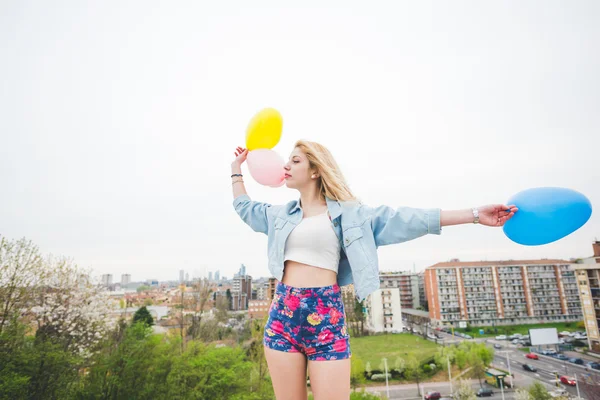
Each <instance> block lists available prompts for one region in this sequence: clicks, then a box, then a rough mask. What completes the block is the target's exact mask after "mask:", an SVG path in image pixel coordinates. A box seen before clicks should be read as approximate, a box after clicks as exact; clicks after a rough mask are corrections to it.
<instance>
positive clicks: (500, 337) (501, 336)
mask: <svg viewBox="0 0 600 400" xmlns="http://www.w3.org/2000/svg"><path fill="white" fill-rule="evenodd" d="M496 340H506V335H498V336H496Z"/></svg>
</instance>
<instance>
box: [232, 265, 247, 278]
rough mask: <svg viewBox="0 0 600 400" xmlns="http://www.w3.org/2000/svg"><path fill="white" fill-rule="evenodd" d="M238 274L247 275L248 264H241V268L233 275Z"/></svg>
mask: <svg viewBox="0 0 600 400" xmlns="http://www.w3.org/2000/svg"><path fill="white" fill-rule="evenodd" d="M237 276H242V277H243V276H246V266H245V265H244V264H242V265H241V266H240V270H239V271H238V272H236V273H235V274H233V277H234V278H235V277H237Z"/></svg>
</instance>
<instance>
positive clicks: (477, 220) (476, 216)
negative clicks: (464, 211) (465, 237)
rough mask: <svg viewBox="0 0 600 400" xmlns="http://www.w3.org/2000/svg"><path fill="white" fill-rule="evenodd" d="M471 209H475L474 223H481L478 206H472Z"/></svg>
mask: <svg viewBox="0 0 600 400" xmlns="http://www.w3.org/2000/svg"><path fill="white" fill-rule="evenodd" d="M471 210H473V223H474V224H478V223H479V210H478V209H476V208H472V209H471Z"/></svg>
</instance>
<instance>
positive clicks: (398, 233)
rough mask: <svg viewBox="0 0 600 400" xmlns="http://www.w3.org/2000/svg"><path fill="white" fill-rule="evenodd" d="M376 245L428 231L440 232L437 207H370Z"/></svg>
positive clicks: (395, 241)
mask: <svg viewBox="0 0 600 400" xmlns="http://www.w3.org/2000/svg"><path fill="white" fill-rule="evenodd" d="M369 210H370V214H371V228H372V229H373V236H374V238H375V244H376V246H378V247H379V246H385V245H388V244H396V243H402V242H406V241H409V240H413V239H416V238H418V237H421V236H423V235H426V234H428V233H431V234H434V235H439V234H441V233H442V227H441V223H440V213H441V210H440V209H439V208H412V207H399V208H396V209H394V208H392V207H388V206H379V207H373V208H370V209H369Z"/></svg>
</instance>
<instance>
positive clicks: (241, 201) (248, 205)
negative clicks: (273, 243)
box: [233, 194, 273, 235]
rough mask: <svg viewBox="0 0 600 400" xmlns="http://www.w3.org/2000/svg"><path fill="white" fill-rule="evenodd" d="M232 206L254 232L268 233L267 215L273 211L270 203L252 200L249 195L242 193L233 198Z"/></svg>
mask: <svg viewBox="0 0 600 400" xmlns="http://www.w3.org/2000/svg"><path fill="white" fill-rule="evenodd" d="M233 207H234V208H235V211H236V212H237V213H238V215H239V216H240V218H242V220H243V221H244V222H245V223H246V224H248V225H249V226H250V227H251V228H252V229H253V230H254V231H255V232H262V233H264V234H265V235H267V234H268V231H269V216H270V214H271V213H272V211H273V210H272V208H273V206H272V205H271V204H268V203H260V202H258V201H252V200H250V196H248V195H247V194H242V195H240V196H238V197H236V198H235V199H234V200H233Z"/></svg>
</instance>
